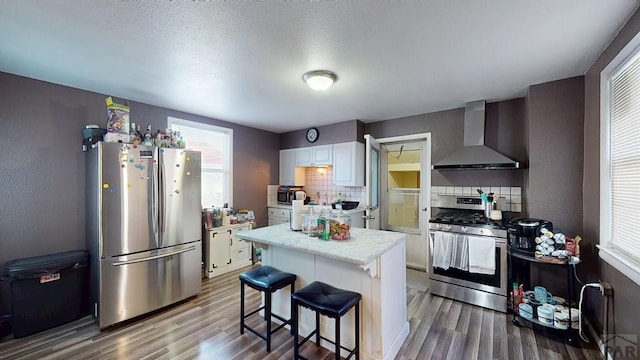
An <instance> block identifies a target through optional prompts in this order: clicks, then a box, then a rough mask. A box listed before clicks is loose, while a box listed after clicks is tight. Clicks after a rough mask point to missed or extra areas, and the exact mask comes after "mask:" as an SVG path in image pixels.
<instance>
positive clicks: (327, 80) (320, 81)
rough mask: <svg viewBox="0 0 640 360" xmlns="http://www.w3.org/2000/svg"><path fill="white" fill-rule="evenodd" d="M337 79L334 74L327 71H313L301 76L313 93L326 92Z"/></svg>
mask: <svg viewBox="0 0 640 360" xmlns="http://www.w3.org/2000/svg"><path fill="white" fill-rule="evenodd" d="M337 79H338V77H337V76H336V74H334V73H333V72H331V71H329V70H313V71H308V72H306V73H304V75H302V80H304V82H306V83H307V85H308V86H309V87H310V88H311V89H313V90H315V91H325V90H327V89H328V88H329V87H331V85H333V83H334V82H336V80H337Z"/></svg>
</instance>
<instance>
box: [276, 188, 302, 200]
mask: <svg viewBox="0 0 640 360" xmlns="http://www.w3.org/2000/svg"><path fill="white" fill-rule="evenodd" d="M300 190H302V188H299V187H286V186H283V187H279V188H278V204H283V205H291V203H292V201H293V200H295V199H296V191H300Z"/></svg>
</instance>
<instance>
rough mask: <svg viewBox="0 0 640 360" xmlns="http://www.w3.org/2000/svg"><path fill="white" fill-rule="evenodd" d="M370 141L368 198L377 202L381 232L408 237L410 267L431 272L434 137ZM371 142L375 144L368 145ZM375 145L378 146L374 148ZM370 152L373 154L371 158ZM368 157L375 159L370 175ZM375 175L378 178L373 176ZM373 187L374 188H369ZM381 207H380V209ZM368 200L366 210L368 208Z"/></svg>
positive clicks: (378, 223) (367, 138) (424, 136)
mask: <svg viewBox="0 0 640 360" xmlns="http://www.w3.org/2000/svg"><path fill="white" fill-rule="evenodd" d="M365 139H366V140H367V147H366V148H367V151H366V153H367V176H372V179H374V180H371V181H370V180H369V178H368V177H367V196H369V195H370V193H372V192H373V194H372V195H371V198H372V199H375V201H374V200H372V201H371V203H372V204H373V203H375V204H376V206H375V212H373V211H372V214H374V215H369V214H367V217H368V216H375V217H376V219H375V221H376V222H377V226H379V227H378V228H379V229H383V230H390V231H397V232H403V233H406V234H407V266H409V267H412V268H416V269H420V270H423V271H427V270H428V269H429V264H428V261H429V254H428V252H429V247H428V240H429V216H430V214H431V205H430V196H431V134H430V133H423V134H415V135H406V136H396V137H389V138H382V139H374V138H373V137H371V136H370V135H365ZM369 142H371V143H372V144H373V145H369ZM374 145H375V147H374ZM370 153H371V155H370ZM369 158H371V159H374V158H375V159H376V162H375V165H373V164H372V165H371V167H374V166H375V167H376V168H377V169H376V170H375V172H373V171H372V174H370V167H369V166H370V165H369ZM373 175H375V177H374V176H373ZM370 184H371V185H370ZM378 205H379V206H378ZM369 206H370V205H369V198H367V209H368V208H369Z"/></svg>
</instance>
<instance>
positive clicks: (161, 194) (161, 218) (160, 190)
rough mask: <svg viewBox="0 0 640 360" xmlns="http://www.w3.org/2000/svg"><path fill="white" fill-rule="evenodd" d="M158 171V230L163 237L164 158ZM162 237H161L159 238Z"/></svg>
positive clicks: (164, 203) (164, 201) (164, 198)
mask: <svg viewBox="0 0 640 360" xmlns="http://www.w3.org/2000/svg"><path fill="white" fill-rule="evenodd" d="M158 173H159V174H160V182H159V184H158V185H159V186H160V188H159V191H158V193H159V194H160V195H159V196H160V232H161V233H162V236H163V237H164V231H165V229H164V223H165V220H166V219H165V210H166V209H165V206H166V200H167V199H166V196H167V194H166V193H165V188H166V186H165V185H166V184H165V182H166V179H165V177H166V176H165V175H166V174H165V168H164V159H162V161H161V162H160V170H159V171H158ZM161 239H162V238H161ZM160 246H162V242H161V243H160Z"/></svg>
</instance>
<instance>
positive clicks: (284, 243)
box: [237, 224, 409, 360]
mask: <svg viewBox="0 0 640 360" xmlns="http://www.w3.org/2000/svg"><path fill="white" fill-rule="evenodd" d="M237 236H238V237H239V238H241V239H243V240H247V241H252V242H254V243H255V245H256V247H258V248H262V249H263V250H262V263H263V265H271V266H273V267H276V268H278V269H280V270H282V271H286V272H290V273H293V274H296V275H297V276H298V279H297V281H296V289H301V288H302V287H304V286H306V285H308V284H310V283H311V282H313V281H316V280H317V281H322V282H324V283H327V284H329V285H332V286H335V287H338V288H342V289H346V290H351V291H356V292H358V293H360V294H361V295H362V301H361V303H360V311H361V317H360V319H361V323H360V356H361V359H365V360H369V359H389V360H390V359H394V358H395V356H396V354H397V353H398V350H399V349H400V347H401V346H402V343H403V342H404V340H405V339H406V338H407V336H408V335H409V322H408V320H407V304H406V269H405V267H406V253H405V251H406V250H405V248H406V244H405V241H406V235H405V234H403V233H395V232H390V231H380V230H369V229H358V228H352V229H351V238H350V239H349V240H343V241H336V240H329V241H323V240H319V239H318V238H312V237H308V236H307V235H306V234H304V233H302V232H300V231H292V230H291V229H290V228H289V224H280V225H274V226H268V227H263V228H258V229H255V230H251V231H245V232H242V233H238V234H237ZM290 295H291V294H290V292H289V289H288V288H287V289H281V290H279V291H277V292H276V293H274V294H273V299H272V311H273V312H274V313H276V314H278V315H280V316H283V317H285V318H288V315H289V304H290ZM321 319H322V320H321V328H322V334H323V336H325V337H327V338H329V339H333V336H334V321H332V320H328V319H326V318H324V317H321ZM299 321H300V327H299V328H300V335H302V336H306V335H308V334H309V333H310V332H311V331H312V330H313V328H314V324H315V317H314V314H313V312H311V311H309V310H307V309H304V308H301V309H300V318H299ZM353 322H354V314H353V311H350V312H349V313H348V314H347V315H346V316H343V318H342V320H341V324H342V326H341V327H342V329H341V334H342V340H341V341H342V344H343V345H345V346H347V347H352V346H353V345H354V344H355V341H354V329H353ZM322 345H323V346H324V347H326V348H327V349H329V350H332V351H333V346H332V345H331V344H330V343H328V342H325V341H324V340H323V343H322ZM345 354H346V352H343V356H344V355H345Z"/></svg>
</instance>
